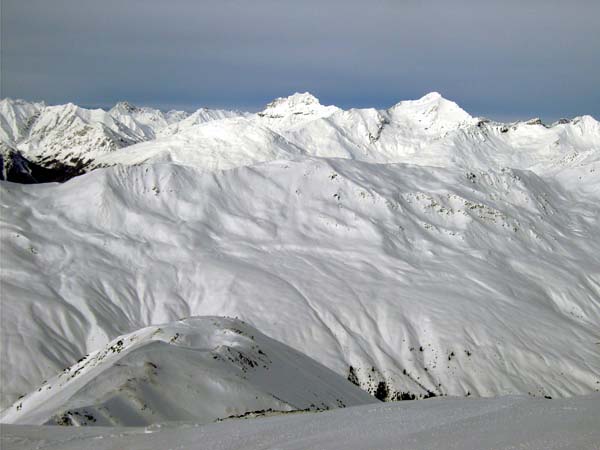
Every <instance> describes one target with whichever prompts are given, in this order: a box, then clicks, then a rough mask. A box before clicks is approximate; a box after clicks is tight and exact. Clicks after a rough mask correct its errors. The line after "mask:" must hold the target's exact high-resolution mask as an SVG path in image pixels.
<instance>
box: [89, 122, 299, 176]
mask: <svg viewBox="0 0 600 450" xmlns="http://www.w3.org/2000/svg"><path fill="white" fill-rule="evenodd" d="M303 153H304V152H303V151H302V149H300V148H299V147H297V146H295V145H294V144H292V143H290V142H289V141H288V140H287V139H285V138H284V137H282V136H281V135H279V134H277V133H275V132H274V131H272V130H271V129H269V128H267V127H264V126H261V125H259V124H257V123H255V122H254V121H252V120H249V119H247V118H244V117H235V118H228V119H223V120H215V121H209V122H206V123H202V124H200V125H195V126H191V127H187V128H185V127H184V129H183V131H180V132H178V133H176V134H174V135H171V136H166V137H163V138H159V139H156V140H153V141H149V142H144V143H141V144H138V145H134V146H131V147H129V148H127V149H123V151H120V152H115V153H112V154H109V155H104V156H103V157H99V158H96V160H95V161H94V165H95V166H98V167H103V166H114V165H126V166H128V165H139V164H152V163H165V162H169V163H177V164H181V165H190V166H194V167H199V168H202V169H204V170H211V171H212V170H224V169H231V168H235V167H240V166H246V165H250V164H255V163H258V162H263V161H271V160H275V159H291V158H294V157H296V156H298V155H302V154H303Z"/></svg>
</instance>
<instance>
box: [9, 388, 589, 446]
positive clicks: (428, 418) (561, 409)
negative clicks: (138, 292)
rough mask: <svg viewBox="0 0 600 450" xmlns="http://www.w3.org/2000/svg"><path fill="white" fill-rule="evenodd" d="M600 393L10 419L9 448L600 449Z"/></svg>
mask: <svg viewBox="0 0 600 450" xmlns="http://www.w3.org/2000/svg"><path fill="white" fill-rule="evenodd" d="M599 417H600V397H599V396H598V395H595V396H587V397H574V398H569V399H560V400H544V399H537V400H535V399H530V398H522V397H508V398H501V399H439V400H438V399H430V400H423V401H419V402H400V403H385V404H380V405H367V406H358V407H352V408H346V409H338V410H335V411H330V412H322V413H297V414H289V415H284V416H279V417H267V418H259V419H249V420H235V421H225V422H222V423H217V424H212V425H204V426H197V425H194V424H182V425H172V426H165V427H156V426H155V427H148V428H90V427H87V428H76V429H75V428H63V427H31V426H15V425H2V427H1V428H0V435H1V439H2V440H1V441H0V442H1V443H2V448H3V449H5V450H17V449H18V450H25V449H37V448H44V449H48V450H50V449H56V450H59V449H60V450H70V449H82V448H93V449H95V450H103V449H107V450H108V449H116V448H126V449H129V450H136V449H140V450H141V449H144V450H152V449H157V450H158V449H161V450H162V449H212V450H216V449H219V450H228V449H231V450H233V449H244V450H255V449H256V450H258V449H278V450H308V449H319V450H364V449H370V450H388V449H406V450H409V449H415V450H417V449H431V450H434V449H440V450H442V449H443V450H447V449H457V450H458V449H460V450H486V449H490V450H492V449H493V450H502V449H506V450H508V449H536V450H541V449H544V450H553V449H572V450H597V449H599V448H600V427H599V425H600V423H599Z"/></svg>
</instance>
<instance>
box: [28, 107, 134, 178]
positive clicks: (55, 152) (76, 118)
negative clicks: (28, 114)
mask: <svg viewBox="0 0 600 450" xmlns="http://www.w3.org/2000/svg"><path fill="white" fill-rule="evenodd" d="M142 139H143V138H142V136H139V135H137V134H136V133H135V132H133V131H132V130H130V129H129V128H127V127H126V126H125V125H123V124H122V123H121V122H119V121H117V120H115V119H114V118H113V117H112V116H111V115H110V114H108V113H107V112H106V111H103V110H101V109H95V110H88V109H84V108H80V107H78V106H76V105H73V104H67V105H60V106H48V107H46V108H44V109H43V110H42V111H41V112H40V115H39V117H38V118H37V119H36V120H35V122H34V123H33V125H32V126H31V128H30V129H29V132H28V134H27V137H26V138H25V139H23V140H22V141H20V142H19V143H18V147H17V148H18V149H19V150H21V151H22V152H23V153H24V155H25V156H26V157H28V158H29V159H32V160H34V161H36V162H39V163H41V164H44V165H47V166H52V164H53V163H54V162H57V163H68V164H71V165H78V164H80V165H87V164H89V163H90V162H91V161H93V160H94V158H96V157H98V156H99V155H102V154H103V153H107V152H112V151H115V150H116V149H118V148H121V147H126V146H128V145H132V144H134V143H136V142H140V141H141V140H142Z"/></svg>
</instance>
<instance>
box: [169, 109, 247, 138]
mask: <svg viewBox="0 0 600 450" xmlns="http://www.w3.org/2000/svg"><path fill="white" fill-rule="evenodd" d="M248 115H249V114H248V113H244V112H240V111H228V110H223V109H208V108H201V109H199V110H197V111H196V112H194V113H192V114H190V115H189V116H188V117H185V118H183V119H181V120H178V121H175V122H173V123H172V124H171V125H169V126H168V127H165V128H164V129H162V130H160V131H159V133H158V135H159V136H160V137H166V136H172V135H174V134H177V133H180V132H183V131H186V130H188V129H190V128H192V127H194V126H196V125H200V124H203V123H206V122H210V121H213V120H221V119H229V118H232V117H246V116H248Z"/></svg>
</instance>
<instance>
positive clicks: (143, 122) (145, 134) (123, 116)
mask: <svg viewBox="0 0 600 450" xmlns="http://www.w3.org/2000/svg"><path fill="white" fill-rule="evenodd" d="M108 113H109V114H110V115H111V116H112V117H114V118H115V119H117V120H118V121H120V122H121V123H123V124H125V125H126V126H127V127H128V128H129V129H131V130H133V131H134V132H135V133H136V134H137V135H138V136H140V137H142V138H143V139H144V140H150V139H154V138H155V137H156V135H157V133H158V132H159V131H160V130H162V129H163V128H166V127H167V126H169V125H171V124H173V123H175V122H178V121H180V120H183V119H185V118H186V117H187V116H188V114H187V113H186V112H184V111H169V112H168V113H163V112H162V111H160V110H158V109H154V108H147V107H138V106H135V105H132V104H131V103H128V102H119V103H117V104H116V105H115V106H114V107H113V108H112V109H110V111H108Z"/></svg>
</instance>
